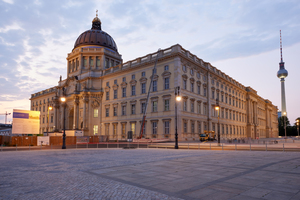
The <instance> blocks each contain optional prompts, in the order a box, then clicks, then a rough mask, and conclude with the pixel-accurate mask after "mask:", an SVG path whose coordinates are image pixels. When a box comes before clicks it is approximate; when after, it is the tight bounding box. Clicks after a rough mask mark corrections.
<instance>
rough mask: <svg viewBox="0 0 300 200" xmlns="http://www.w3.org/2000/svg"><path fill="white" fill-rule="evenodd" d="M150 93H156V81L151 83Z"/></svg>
mask: <svg viewBox="0 0 300 200" xmlns="http://www.w3.org/2000/svg"><path fill="white" fill-rule="evenodd" d="M152 91H153V92H156V91H157V81H153V83H152Z"/></svg>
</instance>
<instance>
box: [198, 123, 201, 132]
mask: <svg viewBox="0 0 300 200" xmlns="http://www.w3.org/2000/svg"><path fill="white" fill-rule="evenodd" d="M198 133H201V123H200V122H199V123H198Z"/></svg>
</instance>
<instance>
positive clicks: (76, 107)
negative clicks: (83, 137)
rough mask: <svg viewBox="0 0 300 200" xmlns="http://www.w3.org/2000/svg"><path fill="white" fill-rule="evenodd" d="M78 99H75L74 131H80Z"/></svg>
mask: <svg viewBox="0 0 300 200" xmlns="http://www.w3.org/2000/svg"><path fill="white" fill-rule="evenodd" d="M77 109H78V97H75V98H74V114H73V129H78V112H77Z"/></svg>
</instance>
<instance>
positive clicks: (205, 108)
mask: <svg viewBox="0 0 300 200" xmlns="http://www.w3.org/2000/svg"><path fill="white" fill-rule="evenodd" d="M206 111H207V106H206V105H203V114H204V115H206Z"/></svg>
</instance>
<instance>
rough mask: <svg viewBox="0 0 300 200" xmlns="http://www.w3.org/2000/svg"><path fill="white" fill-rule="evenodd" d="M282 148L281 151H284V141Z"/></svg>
mask: <svg viewBox="0 0 300 200" xmlns="http://www.w3.org/2000/svg"><path fill="white" fill-rule="evenodd" d="M282 149H283V152H284V143H283V144H282Z"/></svg>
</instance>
